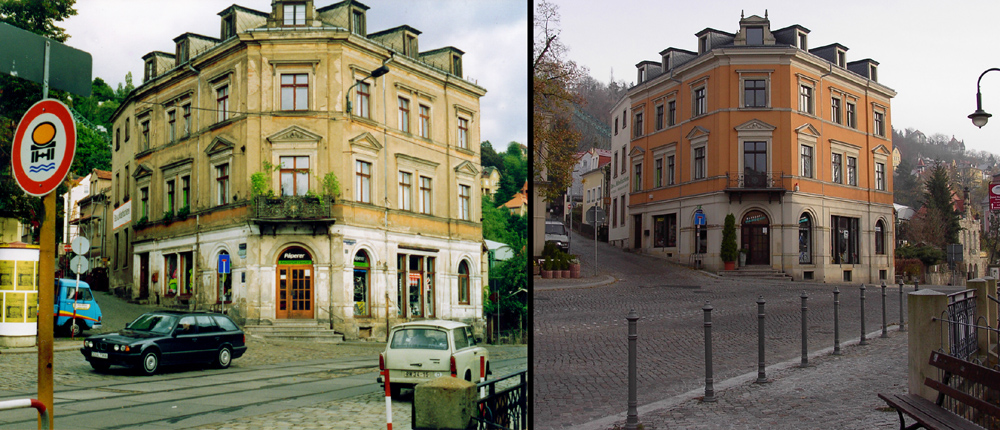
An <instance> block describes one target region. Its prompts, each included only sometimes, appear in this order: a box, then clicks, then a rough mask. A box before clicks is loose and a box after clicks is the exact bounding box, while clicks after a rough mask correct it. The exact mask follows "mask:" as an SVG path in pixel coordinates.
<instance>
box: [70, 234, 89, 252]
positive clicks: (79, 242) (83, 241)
mask: <svg viewBox="0 0 1000 430" xmlns="http://www.w3.org/2000/svg"><path fill="white" fill-rule="evenodd" d="M72 246H73V252H75V253H77V254H86V253H87V251H89V250H90V241H89V240H87V238H85V237H83V236H77V237H76V239H73V243H72Z"/></svg>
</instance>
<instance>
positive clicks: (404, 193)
mask: <svg viewBox="0 0 1000 430" xmlns="http://www.w3.org/2000/svg"><path fill="white" fill-rule="evenodd" d="M404 175H406V176H404ZM396 176H397V178H398V180H399V181H398V187H399V192H398V193H397V194H398V196H397V199H398V200H397V202H396V205H397V206H398V207H399V210H403V211H407V212H413V176H414V175H413V172H409V171H406V170H400V171H399V173H398V174H397V175H396ZM404 177H406V178H408V179H409V182H408V183H406V184H405V185H406V186H407V188H409V189H408V190H407V189H406V188H404V186H403V185H404V182H403V178H404Z"/></svg>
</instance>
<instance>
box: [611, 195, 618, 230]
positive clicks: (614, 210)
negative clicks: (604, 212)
mask: <svg viewBox="0 0 1000 430" xmlns="http://www.w3.org/2000/svg"><path fill="white" fill-rule="evenodd" d="M611 226H612V227H618V197H615V198H613V199H611Z"/></svg>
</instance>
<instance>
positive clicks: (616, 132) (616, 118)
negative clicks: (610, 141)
mask: <svg viewBox="0 0 1000 430" xmlns="http://www.w3.org/2000/svg"><path fill="white" fill-rule="evenodd" d="M617 135H618V117H617V116H616V117H615V136H617Z"/></svg>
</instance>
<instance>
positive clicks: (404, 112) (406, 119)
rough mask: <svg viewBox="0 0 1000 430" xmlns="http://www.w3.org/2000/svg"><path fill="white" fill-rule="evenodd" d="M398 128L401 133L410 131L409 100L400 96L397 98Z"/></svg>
mask: <svg viewBox="0 0 1000 430" xmlns="http://www.w3.org/2000/svg"><path fill="white" fill-rule="evenodd" d="M398 119H399V130H400V131H402V132H403V133H409V132H410V101H409V100H407V99H404V98H402V97H400V98H399V118H398Z"/></svg>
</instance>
